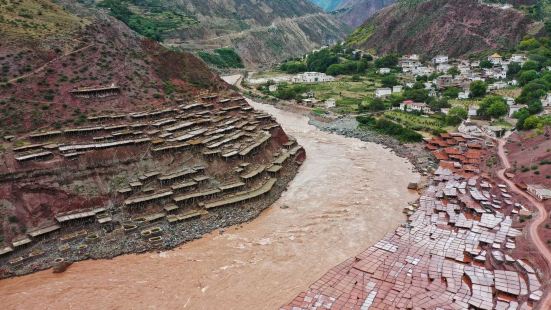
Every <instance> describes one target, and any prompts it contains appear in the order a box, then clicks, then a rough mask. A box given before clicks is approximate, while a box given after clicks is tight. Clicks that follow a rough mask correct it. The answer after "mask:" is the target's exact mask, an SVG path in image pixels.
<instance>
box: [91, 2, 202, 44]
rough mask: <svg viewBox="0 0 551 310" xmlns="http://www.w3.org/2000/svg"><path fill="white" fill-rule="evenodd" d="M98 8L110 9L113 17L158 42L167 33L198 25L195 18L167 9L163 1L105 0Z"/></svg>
mask: <svg viewBox="0 0 551 310" xmlns="http://www.w3.org/2000/svg"><path fill="white" fill-rule="evenodd" d="M98 6H100V7H103V8H107V9H109V10H110V12H111V15H113V16H114V17H116V18H117V19H119V20H121V21H122V22H124V23H125V24H127V25H128V27H130V28H131V29H133V30H134V31H136V32H138V33H139V34H141V35H143V36H145V37H148V38H150V39H153V40H157V41H160V40H161V38H162V35H163V34H164V33H166V32H169V31H172V30H176V29H180V28H188V27H190V26H193V25H195V24H198V21H197V20H196V19H195V18H194V17H192V16H189V15H186V14H183V13H181V12H175V11H174V10H171V9H169V8H166V7H165V6H163V1H161V0H103V1H102V2H100V3H99V4H98Z"/></svg>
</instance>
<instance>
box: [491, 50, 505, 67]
mask: <svg viewBox="0 0 551 310" xmlns="http://www.w3.org/2000/svg"><path fill="white" fill-rule="evenodd" d="M488 61H490V62H491V63H493V64H494V65H500V64H501V62H502V61H503V57H501V55H499V54H498V53H494V54H493V55H490V56H488Z"/></svg>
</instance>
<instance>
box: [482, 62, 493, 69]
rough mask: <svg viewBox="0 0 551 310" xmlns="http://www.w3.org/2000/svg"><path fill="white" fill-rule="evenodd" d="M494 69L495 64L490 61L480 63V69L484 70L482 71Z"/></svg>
mask: <svg viewBox="0 0 551 310" xmlns="http://www.w3.org/2000/svg"><path fill="white" fill-rule="evenodd" d="M493 67H494V64H493V63H492V62H491V61H489V60H482V61H481V62H480V68H482V69H490V68H493Z"/></svg>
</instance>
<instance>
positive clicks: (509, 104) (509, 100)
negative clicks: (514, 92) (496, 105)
mask: <svg viewBox="0 0 551 310" xmlns="http://www.w3.org/2000/svg"><path fill="white" fill-rule="evenodd" d="M503 99H505V102H507V105H508V106H512V105H514V104H515V98H512V97H507V96H505V97H503Z"/></svg>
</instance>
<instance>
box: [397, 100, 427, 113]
mask: <svg viewBox="0 0 551 310" xmlns="http://www.w3.org/2000/svg"><path fill="white" fill-rule="evenodd" d="M400 110H402V111H406V112H411V111H418V112H422V113H426V114H432V111H431V109H430V108H429V106H428V105H427V104H426V103H424V102H414V101H413V100H405V101H404V102H402V103H400Z"/></svg>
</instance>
